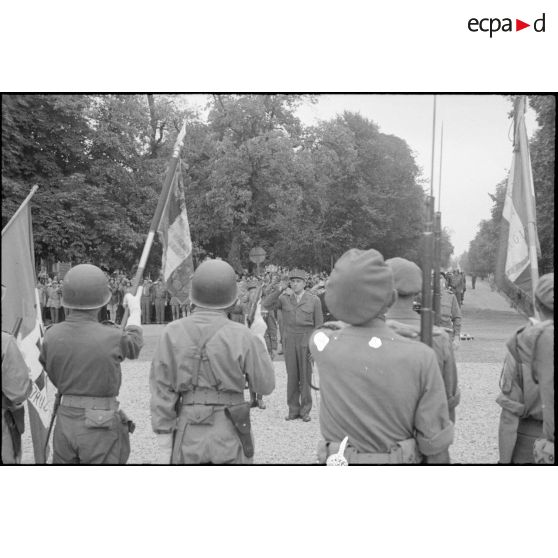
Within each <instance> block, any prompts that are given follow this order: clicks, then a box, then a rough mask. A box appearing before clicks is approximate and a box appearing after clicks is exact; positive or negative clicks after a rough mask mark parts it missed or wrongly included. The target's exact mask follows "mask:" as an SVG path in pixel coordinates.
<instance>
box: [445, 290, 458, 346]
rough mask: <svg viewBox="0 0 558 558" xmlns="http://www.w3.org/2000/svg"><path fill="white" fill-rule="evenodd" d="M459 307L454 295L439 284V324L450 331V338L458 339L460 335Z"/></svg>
mask: <svg viewBox="0 0 558 558" xmlns="http://www.w3.org/2000/svg"><path fill="white" fill-rule="evenodd" d="M461 319H462V315H461V308H460V307H459V304H458V302H457V298H455V295H454V294H453V293H452V292H451V291H450V290H449V289H445V288H443V287H442V286H441V288H440V326H441V327H444V328H446V329H448V330H449V331H450V338H451V339H452V341H453V339H455V338H457V339H459V336H460V335H461Z"/></svg>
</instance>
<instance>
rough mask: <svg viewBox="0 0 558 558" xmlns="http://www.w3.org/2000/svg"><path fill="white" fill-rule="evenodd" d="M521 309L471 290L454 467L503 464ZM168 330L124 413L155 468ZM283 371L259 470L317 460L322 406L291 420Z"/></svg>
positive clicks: (481, 288) (260, 446)
mask: <svg viewBox="0 0 558 558" xmlns="http://www.w3.org/2000/svg"><path fill="white" fill-rule="evenodd" d="M524 321H525V320H524V318H522V317H521V316H520V315H519V314H518V313H517V312H516V311H515V310H513V309H511V308H510V307H509V305H508V303H507V302H506V301H505V300H504V299H503V298H502V297H501V296H500V295H498V294H497V293H496V292H492V291H491V290H490V288H489V286H488V283H486V282H482V281H477V288H476V289H475V290H474V291H473V290H471V288H470V285H469V286H468V290H467V292H466V295H465V304H464V306H463V329H462V330H463V332H467V333H470V334H471V335H473V336H474V340H472V341H462V342H461V348H460V349H459V351H458V353H457V360H458V370H459V383H460V387H461V403H460V405H459V407H458V408H457V422H456V434H455V442H454V444H453V445H452V447H451V448H450V453H451V457H452V462H454V463H495V462H496V461H497V459H498V438H497V433H498V419H499V407H498V406H497V405H496V403H495V402H494V400H495V398H496V395H497V393H498V380H499V376H500V370H501V365H502V361H503V358H504V355H505V347H504V344H505V341H506V340H507V338H508V337H509V336H510V335H511V334H512V333H513V331H514V330H515V329H516V328H518V327H519V326H520V325H521V324H522V323H524ZM162 328H163V326H156V325H151V326H146V327H145V328H144V336H145V346H144V348H143V349H142V353H141V356H140V359H139V360H136V361H125V362H124V364H123V366H122V372H123V378H124V379H123V383H122V389H121V392H120V401H121V404H122V408H123V409H125V410H126V412H127V413H128V414H129V415H130V416H131V417H132V418H133V419H134V421H135V423H136V431H135V432H134V434H133V435H132V437H131V444H132V452H131V455H130V459H129V461H128V462H129V463H134V464H137V463H153V462H154V461H155V458H156V451H157V449H156V440H155V436H154V434H153V433H152V431H151V425H150V417H149V388H148V376H149V366H150V359H151V357H152V355H153V352H154V350H155V346H156V343H157V339H158V337H159V335H160V332H161V331H162ZM274 364H275V374H276V389H275V391H274V392H273V393H272V394H271V395H270V396H268V397H265V398H264V399H265V401H266V404H267V409H266V410H259V409H255V410H254V411H253V412H252V424H253V429H254V435H255V439H256V454H255V459H254V461H255V463H258V464H309V463H313V462H314V461H315V448H316V443H317V441H318V440H319V438H320V433H319V422H318V414H317V413H318V406H319V401H316V399H315V400H314V401H315V404H314V407H313V409H312V412H311V413H310V416H311V418H312V420H311V422H309V423H303V422H302V421H300V420H297V421H289V422H287V421H285V420H284V417H285V415H286V414H287V407H286V384H287V381H286V371H285V363H284V361H283V360H282V357H278V360H276V362H275V363H274ZM23 449H24V453H23V462H24V463H33V455H32V449H31V440H30V436H29V428H28V427H27V430H26V433H25V434H24V439H23Z"/></svg>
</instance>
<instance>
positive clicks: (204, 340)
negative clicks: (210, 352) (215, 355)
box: [192, 318, 230, 389]
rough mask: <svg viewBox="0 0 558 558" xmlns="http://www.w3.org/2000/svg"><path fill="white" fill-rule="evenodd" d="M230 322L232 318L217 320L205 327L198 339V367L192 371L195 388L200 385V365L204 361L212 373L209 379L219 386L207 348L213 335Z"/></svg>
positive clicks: (206, 368) (215, 385)
mask: <svg viewBox="0 0 558 558" xmlns="http://www.w3.org/2000/svg"><path fill="white" fill-rule="evenodd" d="M229 322H230V320H229V319H228V318H224V319H223V320H219V321H217V322H215V323H214V324H212V325H210V326H209V327H207V328H205V330H203V331H202V333H201V335H200V337H199V340H198V346H199V354H198V361H197V362H196V367H195V369H194V371H193V373H192V387H193V389H196V388H197V387H198V381H199V375H200V367H201V366H202V364H203V363H204V362H205V363H207V366H206V367H205V370H207V372H208V374H209V375H210V378H208V379H209V381H210V382H211V384H212V385H213V386H214V387H215V388H217V386H218V385H219V384H220V381H218V380H217V378H216V377H215V374H214V372H213V369H212V368H211V362H210V361H209V358H208V356H207V352H206V350H205V348H206V346H207V344H208V343H209V342H210V341H211V339H213V337H215V335H217V333H218V332H219V331H220V330H221V329H222V328H223V327H225V326H226V325H227V324H228V323H229Z"/></svg>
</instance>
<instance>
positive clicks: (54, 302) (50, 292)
mask: <svg viewBox="0 0 558 558" xmlns="http://www.w3.org/2000/svg"><path fill="white" fill-rule="evenodd" d="M47 296H48V300H47V307H48V308H60V306H61V305H62V302H61V301H62V293H61V291H60V287H59V286H58V285H56V286H54V287H52V286H51V287H47Z"/></svg>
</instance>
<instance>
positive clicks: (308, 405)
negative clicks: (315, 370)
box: [282, 331, 312, 417]
mask: <svg viewBox="0 0 558 558" xmlns="http://www.w3.org/2000/svg"><path fill="white" fill-rule="evenodd" d="M311 333H312V331H309V332H308V333H291V332H285V337H284V338H283V341H282V343H283V351H284V354H285V365H286V367H287V405H288V406H289V416H298V415H300V416H302V417H303V416H305V415H308V414H309V413H310V410H311V409H312V392H311V391H310V378H311V375H312V365H311V361H310V358H311V356H310V349H309V348H308V340H309V338H310V334H311Z"/></svg>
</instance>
